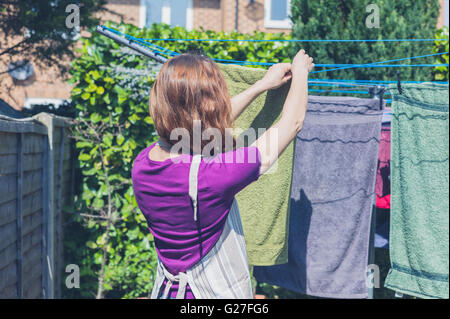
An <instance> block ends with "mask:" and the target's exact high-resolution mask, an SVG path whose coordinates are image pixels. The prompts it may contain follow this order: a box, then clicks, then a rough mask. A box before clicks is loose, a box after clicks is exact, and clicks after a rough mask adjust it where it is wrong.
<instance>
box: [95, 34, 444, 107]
mask: <svg viewBox="0 0 450 319" xmlns="http://www.w3.org/2000/svg"><path fill="white" fill-rule="evenodd" d="M99 28H103V29H104V30H108V31H110V32H112V33H114V34H116V35H120V36H121V37H123V38H124V39H126V40H128V41H129V43H127V42H126V41H123V40H121V39H118V38H117V36H114V37H112V36H111V35H107V34H106V35H107V36H109V37H111V38H113V39H114V38H115V40H116V41H119V42H120V43H122V44H125V45H130V44H131V43H134V44H136V45H138V48H139V47H142V48H146V49H147V50H151V52H152V54H153V56H155V54H156V55H160V56H163V55H164V56H167V57H169V58H170V57H173V56H176V55H179V54H180V53H178V52H175V51H172V50H170V49H167V48H164V47H161V46H159V45H156V44H154V43H150V42H147V41H144V40H143V39H140V38H136V37H134V36H131V35H128V34H125V33H122V32H120V31H118V30H115V29H112V28H108V27H104V26H103V27H99ZM102 33H103V32H102ZM403 40H404V39H403ZM422 40H423V39H422ZM136 49H137V48H135V50H136ZM139 51H141V50H140V49H139ZM144 53H145V52H144ZM444 54H448V52H441V53H433V54H427V55H421V56H414V57H407V58H400V59H393V60H388V61H379V62H373V63H367V64H316V66H317V67H335V68H332V69H324V70H319V71H313V72H312V73H321V72H329V71H334V70H344V69H350V68H375V67H429V66H432V67H435V66H447V67H448V64H386V63H392V62H399V61H406V60H413V59H419V58H425V57H432V56H440V55H444ZM213 60H215V61H218V62H222V63H234V64H239V65H246V64H250V65H251V64H254V65H272V64H275V63H270V62H253V61H239V60H232V59H217V58H213ZM390 83H396V81H374V80H334V79H333V80H327V79H311V80H310V81H309V85H310V86H319V87H323V86H332V87H335V88H333V89H328V90H322V89H310V90H309V91H310V92H327V93H328V92H331V93H354V94H369V92H368V91H358V90H345V89H340V90H339V88H353V89H355V88H357V87H359V88H362V87H373V86H374V85H376V86H382V87H387V86H388V84H390ZM404 83H423V82H421V81H404ZM434 83H441V84H447V85H448V82H438V81H435V82H434ZM386 94H389V92H386ZM386 102H388V103H389V102H390V100H386Z"/></svg>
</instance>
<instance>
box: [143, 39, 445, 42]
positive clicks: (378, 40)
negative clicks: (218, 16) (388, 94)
mask: <svg viewBox="0 0 450 319" xmlns="http://www.w3.org/2000/svg"><path fill="white" fill-rule="evenodd" d="M142 40H144V41H182V42H434V41H438V42H443V41H448V40H449V39H365V40H359V39H347V40H331V39H329V40H327V39H316V40H297V39H259V40H258V39H174V38H168V39H164V38H143V39H142Z"/></svg>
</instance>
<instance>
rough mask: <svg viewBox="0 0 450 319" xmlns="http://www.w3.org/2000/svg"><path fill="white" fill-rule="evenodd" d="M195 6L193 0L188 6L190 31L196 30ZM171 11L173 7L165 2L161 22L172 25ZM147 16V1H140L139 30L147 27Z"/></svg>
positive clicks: (187, 13)
mask: <svg viewBox="0 0 450 319" xmlns="http://www.w3.org/2000/svg"><path fill="white" fill-rule="evenodd" d="M193 8H194V4H193V0H188V5H187V9H186V29H187V30H188V31H190V30H192V29H193V28H194V9H193ZM170 11H171V7H170V4H169V1H168V0H164V1H163V7H162V10H161V22H162V23H166V24H170ZM146 16H147V6H146V4H145V0H140V6H139V28H143V27H145V24H146V23H147V21H146Z"/></svg>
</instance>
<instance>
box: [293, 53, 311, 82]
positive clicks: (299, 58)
mask: <svg viewBox="0 0 450 319" xmlns="http://www.w3.org/2000/svg"><path fill="white" fill-rule="evenodd" d="M313 61H314V59H313V58H311V57H310V56H309V55H307V54H306V53H305V50H303V49H301V50H300V51H298V52H297V54H296V55H295V57H294V60H293V61H292V66H291V72H292V74H294V76H295V75H296V74H304V73H305V72H306V74H308V73H309V72H311V71H312V69H314V63H313Z"/></svg>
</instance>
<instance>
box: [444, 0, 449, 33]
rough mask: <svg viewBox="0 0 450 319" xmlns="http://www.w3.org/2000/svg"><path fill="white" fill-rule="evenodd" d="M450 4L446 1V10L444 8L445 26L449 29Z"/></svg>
mask: <svg viewBox="0 0 450 319" xmlns="http://www.w3.org/2000/svg"><path fill="white" fill-rule="evenodd" d="M448 2H449V0H444V8H443V10H444V26H447V27H448V11H449V10H448V9H449V8H448V6H449V4H448Z"/></svg>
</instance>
